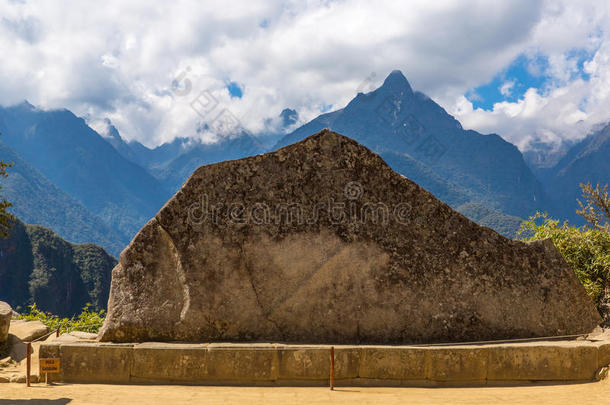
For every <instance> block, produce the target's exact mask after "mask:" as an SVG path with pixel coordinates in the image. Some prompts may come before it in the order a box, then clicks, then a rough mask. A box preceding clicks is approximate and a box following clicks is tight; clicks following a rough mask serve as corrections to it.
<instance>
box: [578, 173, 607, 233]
mask: <svg viewBox="0 0 610 405" xmlns="http://www.w3.org/2000/svg"><path fill="white" fill-rule="evenodd" d="M580 189H581V190H582V196H583V198H584V199H585V201H586V205H585V204H583V203H582V202H581V201H580V200H578V205H579V206H580V209H579V210H576V213H577V214H578V215H580V216H582V217H583V218H585V219H586V220H587V222H588V223H589V225H591V226H592V227H593V228H594V229H600V230H604V231H610V197H608V185H605V186H604V187H603V188H600V185H599V184H596V185H595V188H593V186H592V185H591V183H587V184H582V183H581V184H580Z"/></svg>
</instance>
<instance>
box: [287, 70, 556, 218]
mask: <svg viewBox="0 0 610 405" xmlns="http://www.w3.org/2000/svg"><path fill="white" fill-rule="evenodd" d="M325 127H327V128H330V129H331V130H333V131H336V132H339V133H341V134H344V135H346V136H349V137H351V138H353V139H355V140H357V141H358V142H360V143H362V144H363V145H365V146H367V147H368V148H370V149H372V150H373V151H375V152H377V153H379V154H380V155H381V156H382V157H383V158H384V159H385V160H386V162H388V164H389V165H390V166H391V167H392V168H394V169H395V170H397V171H398V172H399V173H401V174H403V175H405V176H406V177H408V178H410V179H411V180H413V181H415V182H416V183H418V184H420V185H422V186H423V187H424V188H427V189H428V190H429V191H431V192H432V193H433V194H435V195H436V196H438V197H439V198H441V199H442V200H443V201H445V202H446V203H448V204H450V205H452V206H453V207H458V206H460V205H462V204H464V203H467V202H476V203H482V204H483V205H485V206H487V207H489V208H491V209H494V210H496V211H500V212H502V213H505V214H508V215H511V216H516V217H520V218H526V217H527V216H529V215H531V214H533V213H534V212H535V211H536V210H543V209H545V207H548V206H549V205H550V201H549V199H548V197H547V196H546V193H545V191H544V189H543V186H542V184H541V183H540V182H539V181H538V180H537V179H536V177H535V176H534V175H533V173H532V172H531V170H530V169H529V168H528V166H527V165H526V164H525V161H524V160H523V156H522V155H521V153H520V152H519V150H518V149H517V147H515V146H514V145H512V144H510V143H509V142H506V141H505V140H503V139H502V138H501V137H500V136H498V135H495V134H490V135H482V134H479V133H478V132H476V131H471V130H464V129H463V128H462V126H461V125H460V123H459V122H458V121H457V120H455V118H453V117H452V116H451V115H449V114H448V113H447V112H446V111H445V110H444V109H443V108H442V107H440V106H439V105H438V104H436V103H435V102H434V101H432V100H431V99H430V98H429V97H427V96H426V95H425V94H423V93H420V92H414V91H413V90H412V88H411V86H410V84H409V82H408V81H407V79H406V78H405V77H404V76H403V74H402V73H401V72H400V71H393V72H392V73H390V75H389V76H388V77H387V78H386V79H385V81H384V83H383V85H382V86H381V87H380V88H378V89H376V90H374V91H372V92H370V93H367V94H363V93H359V94H358V95H357V96H356V97H355V98H354V99H353V100H352V101H350V102H349V103H348V105H347V106H346V107H344V108H342V109H340V110H337V111H333V112H331V113H326V114H322V115H320V116H319V117H317V118H315V119H314V120H312V121H311V122H309V123H307V124H305V125H303V126H302V127H300V128H298V129H296V130H295V131H294V132H292V133H290V134H288V135H286V136H285V137H284V138H283V139H282V140H281V141H280V142H279V143H278V144H277V145H276V148H279V147H282V146H285V145H288V144H291V143H294V142H297V141H299V140H301V139H303V138H305V137H306V136H307V135H309V134H312V133H315V132H317V131H319V130H321V129H323V128H325Z"/></svg>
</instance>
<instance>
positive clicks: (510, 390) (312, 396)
mask: <svg viewBox="0 0 610 405" xmlns="http://www.w3.org/2000/svg"><path fill="white" fill-rule="evenodd" d="M32 399H34V401H31V400H32ZM20 400H21V401H20ZM27 400H30V401H27ZM19 403H24V404H25V403H27V404H28V405H29V404H71V405H72V404H114V405H116V404H180V403H192V404H200V403H201V404H244V403H245V404H247V405H254V404H273V403H277V404H296V403H305V404H312V403H314V404H327V403H328V404H352V403H359V404H375V405H379V404H384V405H386V404H405V403H409V404H429V403H441V404H491V403H511V404H536V405H540V404H554V405H558V404H580V403H589V404H590V403H594V404H610V380H605V381H602V382H599V383H587V384H569V385H536V386H532V385H530V386H522V387H493V388H338V389H337V390H336V391H330V390H328V389H327V388H286V387H281V388H252V387H196V386H171V385H168V386H162V385H152V386H134V385H100V384H61V385H55V386H50V387H48V386H45V385H44V384H33V385H32V387H31V388H26V387H25V384H0V405H3V404H19Z"/></svg>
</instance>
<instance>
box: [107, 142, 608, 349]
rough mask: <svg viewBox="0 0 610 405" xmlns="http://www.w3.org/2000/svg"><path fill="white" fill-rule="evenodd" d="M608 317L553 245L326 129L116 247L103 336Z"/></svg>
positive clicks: (213, 169) (457, 329) (199, 176)
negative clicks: (514, 236)
mask: <svg viewBox="0 0 610 405" xmlns="http://www.w3.org/2000/svg"><path fill="white" fill-rule="evenodd" d="M599 322H600V317H599V314H598V313H597V312H596V310H595V308H594V306H593V303H592V302H591V301H590V299H589V298H588V297H587V295H586V293H585V291H584V288H583V287H582V285H580V284H579V282H578V280H577V278H576V276H575V274H574V273H573V272H572V270H571V269H570V268H569V267H568V265H567V264H566V263H565V261H564V260H563V258H562V257H561V255H560V254H559V253H558V252H557V250H556V249H555V248H554V246H553V245H552V243H550V242H549V241H541V242H534V243H529V244H527V243H524V242H520V241H514V240H510V239H507V238H504V237H503V236H500V235H499V234H497V233H496V232H495V231H493V230H491V229H489V228H485V227H481V226H479V225H477V224H475V223H474V222H472V221H470V220H468V219H467V218H466V217H464V216H463V215H461V214H460V213H458V212H456V211H454V210H452V209H451V208H450V207H449V206H447V205H446V204H444V203H442V202H441V201H439V200H438V199H436V198H435V197H434V196H433V195H432V194H430V193H429V192H427V191H426V190H424V189H422V188H421V187H419V186H418V185H417V184H415V183H413V182H412V181H410V180H409V179H407V178H405V177H404V176H401V175H399V174H397V173H395V172H394V171H392V170H391V169H390V168H389V167H388V165H387V164H386V163H385V162H384V161H383V160H382V159H381V158H380V157H379V156H378V155H376V154H375V153H373V152H371V151H370V150H368V149H367V148H365V147H363V146H362V145H360V144H358V143H357V142H355V141H353V140H351V139H349V138H346V137H344V136H341V135H339V134H336V133H334V132H331V131H329V130H323V131H322V132H320V133H317V134H315V135H312V136H310V137H309V138H306V139H305V140H303V141H301V142H299V143H296V144H294V145H291V146H287V147H285V148H282V149H279V150H278V151H276V152H272V153H268V154H264V155H258V156H254V157H249V158H245V159H240V160H236V161H228V162H222V163H217V164H212V165H207V166H202V167H200V168H199V169H197V170H196V171H195V172H194V173H193V174H192V175H191V177H190V178H189V179H188V180H187V181H186V183H185V184H184V185H183V187H182V188H181V189H180V191H179V192H178V193H177V194H176V195H175V196H174V197H173V198H172V199H170V200H169V201H168V202H167V203H166V204H165V206H164V207H163V208H162V209H161V210H160V211H159V213H158V214H157V215H156V217H155V218H153V219H152V220H151V221H150V222H149V223H148V224H146V226H145V227H144V228H142V230H141V231H140V232H139V233H138V235H136V237H135V238H134V240H133V241H132V242H131V244H130V245H129V246H128V247H127V248H126V249H125V250H124V251H123V253H122V254H121V257H120V262H119V264H118V265H117V266H116V267H115V269H114V270H113V275H112V285H111V293H110V299H109V304H108V315H107V318H106V321H105V324H104V326H103V328H102V330H101V331H100V335H99V338H100V339H101V340H103V341H115V342H131V341H147V340H148V341H188V342H206V341H219V340H223V341H286V342H306V343H345V344H357V343H379V344H406V343H428V342H460V341H479V340H493V339H510V338H527V337H539V336H553V335H567V334H577V333H587V332H589V331H591V330H592V329H593V328H594V327H595V326H596V325H598V324H599Z"/></svg>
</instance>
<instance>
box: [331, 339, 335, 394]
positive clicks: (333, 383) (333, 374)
mask: <svg viewBox="0 0 610 405" xmlns="http://www.w3.org/2000/svg"><path fill="white" fill-rule="evenodd" d="M330 389H331V391H332V390H334V389H335V347H334V346H331V347H330Z"/></svg>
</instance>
